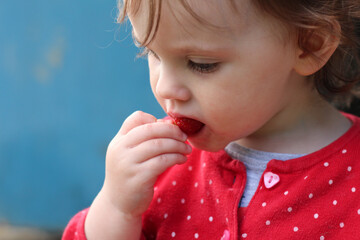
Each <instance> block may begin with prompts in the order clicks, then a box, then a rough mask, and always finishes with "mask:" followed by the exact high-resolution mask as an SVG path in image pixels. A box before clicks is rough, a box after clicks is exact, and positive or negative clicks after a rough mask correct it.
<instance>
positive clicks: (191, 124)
mask: <svg viewBox="0 0 360 240" xmlns="http://www.w3.org/2000/svg"><path fill="white" fill-rule="evenodd" d="M173 120H174V123H175V124H176V125H177V126H178V127H179V128H180V129H181V131H183V132H184V133H185V134H186V135H188V136H189V135H193V134H195V133H197V132H199V131H200V130H201V128H202V127H203V126H204V124H203V123H202V122H199V121H197V120H195V119H191V118H185V117H179V118H177V117H174V118H173Z"/></svg>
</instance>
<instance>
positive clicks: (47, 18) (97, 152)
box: [0, 0, 163, 230]
mask: <svg viewBox="0 0 360 240" xmlns="http://www.w3.org/2000/svg"><path fill="white" fill-rule="evenodd" d="M116 14H117V9H116V0H91V1H85V0H77V1H71V0H17V1H14V0H2V1H0V223H1V222H8V223H12V224H19V225H27V226H35V227H41V228H45V229H51V230H53V229H54V230H56V229H62V228H63V227H64V226H65V225H66V223H67V222H68V220H69V219H70V218H71V216H72V215H74V214H75V213H76V212H77V211H79V210H81V209H82V208H85V207H87V206H89V205H90V204H91V202H92V200H93V198H94V197H95V195H96V193H97V192H98V191H99V189H100V187H101V185H102V181H103V178H104V161H105V153H106V148H107V145H108V143H109V142H110V140H111V139H112V137H113V136H114V135H115V134H116V133H117V131H118V129H119V128H120V126H121V124H122V122H123V120H124V119H125V118H126V117H127V116H128V115H129V114H131V113H132V112H133V111H135V110H138V109H141V110H143V111H146V112H150V113H152V114H154V115H155V116H157V117H162V116H163V112H162V110H161V109H160V108H159V107H158V105H157V103H156V101H155V100H154V98H153V96H152V93H151V90H150V86H149V84H148V72H147V63H146V61H145V60H142V59H136V57H135V56H136V54H137V53H138V50H137V49H136V48H135V47H134V46H133V43H132V38H131V27H130V25H129V24H127V25H122V26H119V25H118V24H116V23H115V18H116Z"/></svg>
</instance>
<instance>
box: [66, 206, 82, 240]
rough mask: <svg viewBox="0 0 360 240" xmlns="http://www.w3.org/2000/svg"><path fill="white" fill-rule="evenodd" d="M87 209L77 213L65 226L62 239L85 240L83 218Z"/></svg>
mask: <svg viewBox="0 0 360 240" xmlns="http://www.w3.org/2000/svg"><path fill="white" fill-rule="evenodd" d="M88 212H89V209H88V208H87V209H85V210H82V211H81V212H79V213H77V214H76V215H75V216H74V217H73V218H72V219H71V220H70V222H69V223H68V225H67V226H66V228H65V230H64V233H63V236H62V238H61V239H62V240H86V235H85V227H84V226H85V219H86V216H87V214H88Z"/></svg>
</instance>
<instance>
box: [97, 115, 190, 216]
mask: <svg viewBox="0 0 360 240" xmlns="http://www.w3.org/2000/svg"><path fill="white" fill-rule="evenodd" d="M186 138H187V136H186V135H185V134H184V133H183V132H182V131H181V130H180V129H179V127H177V126H176V125H174V124H172V123H171V120H169V121H162V120H160V121H159V120H157V119H156V118H155V117H153V116H152V115H149V114H147V113H143V112H139V111H138V112H135V113H133V114H132V115H130V116H129V117H128V118H127V119H126V120H125V122H124V123H123V125H122V127H121V129H120V131H119V132H118V134H117V135H116V136H115V137H114V139H113V140H112V141H111V143H110V144H109V147H108V150H107V154H106V174H105V182H104V186H103V189H102V191H101V195H102V197H105V198H106V199H107V201H108V202H110V203H111V204H112V205H113V206H114V207H115V208H116V209H117V210H119V211H120V212H121V213H123V214H125V215H127V216H131V217H139V216H141V214H142V213H143V212H145V211H146V209H147V208H148V206H149V204H150V202H151V200H152V198H153V194H154V192H153V186H154V183H155V181H156V178H157V176H158V175H159V174H161V173H162V172H164V171H165V170H166V169H167V168H169V167H171V166H173V165H175V164H182V163H184V162H185V161H186V156H185V155H186V154H189V153H190V152H191V147H190V146H189V145H188V144H186V143H184V142H185V141H186Z"/></svg>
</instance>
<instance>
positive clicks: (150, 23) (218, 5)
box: [129, 0, 254, 45]
mask: <svg viewBox="0 0 360 240" xmlns="http://www.w3.org/2000/svg"><path fill="white" fill-rule="evenodd" d="M132 2H133V5H134V7H136V10H132V11H131V12H130V14H129V19H130V21H131V23H132V25H133V29H134V36H135V37H136V39H137V40H139V41H140V42H142V43H143V40H144V39H146V36H147V35H150V38H153V37H154V33H155V32H156V34H159V32H160V33H161V32H162V29H164V28H165V29H168V28H172V27H174V26H176V27H177V28H178V30H179V31H183V32H185V35H186V34H188V35H190V36H191V35H194V33H198V32H201V33H202V34H203V35H204V33H205V35H206V34H214V33H216V34H217V35H219V34H222V35H230V33H234V31H235V32H236V31H238V30H240V29H243V28H244V26H248V25H249V18H250V17H249V16H250V15H251V14H254V11H253V7H252V6H250V1H249V0H234V1H232V0H191V1H190V0H176V1H172V0H149V1H132ZM151 3H152V4H151ZM160 8H161V9H160ZM158 16H161V17H160V19H161V20H160V22H157V17H158ZM228 37H231V36H228ZM145 45H146V44H145Z"/></svg>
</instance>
